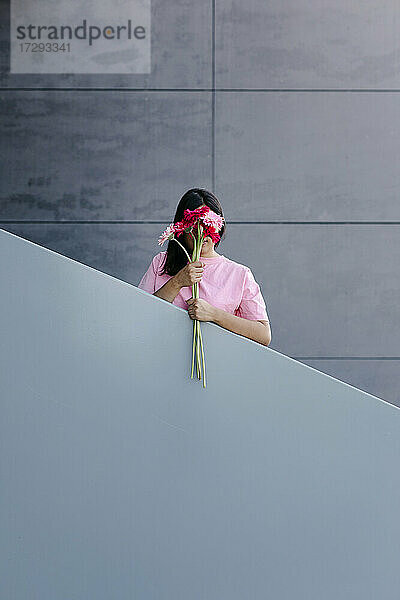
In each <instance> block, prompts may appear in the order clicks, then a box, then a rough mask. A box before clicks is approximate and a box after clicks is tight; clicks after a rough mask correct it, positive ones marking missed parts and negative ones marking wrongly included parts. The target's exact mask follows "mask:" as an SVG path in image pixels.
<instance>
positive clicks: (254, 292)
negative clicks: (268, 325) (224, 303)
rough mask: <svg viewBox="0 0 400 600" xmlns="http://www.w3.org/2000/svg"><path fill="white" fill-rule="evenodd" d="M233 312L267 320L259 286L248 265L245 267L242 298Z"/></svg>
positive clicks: (254, 318)
mask: <svg viewBox="0 0 400 600" xmlns="http://www.w3.org/2000/svg"><path fill="white" fill-rule="evenodd" d="M235 314H236V315H237V316H238V317H242V318H244V319H252V320H255V321H261V320H262V321H269V317H268V313H267V307H266V305H265V301H264V298H263V295H262V293H261V289H260V286H259V285H258V283H257V281H256V280H255V279H254V275H253V273H252V271H251V269H249V267H246V273H245V279H244V285H243V293H242V299H241V301H240V304H239V306H238V308H237V309H236V311H235Z"/></svg>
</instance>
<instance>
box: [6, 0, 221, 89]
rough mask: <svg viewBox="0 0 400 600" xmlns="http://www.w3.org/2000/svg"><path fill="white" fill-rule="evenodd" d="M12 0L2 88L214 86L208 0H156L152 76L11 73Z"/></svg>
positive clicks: (7, 22) (152, 20) (153, 8)
mask: <svg viewBox="0 0 400 600" xmlns="http://www.w3.org/2000/svg"><path fill="white" fill-rule="evenodd" d="M9 14H10V12H9V0H0V55H1V62H0V69H1V70H0V87H5V88H9V87H33V88H40V87H42V86H44V87H52V88H63V87H67V88H79V87H89V88H93V89H95V88H104V87H110V88H183V89H185V88H204V87H209V86H211V75H212V67H211V46H212V43H211V27H210V24H211V3H210V2H209V0H172V1H171V0H170V1H169V2H163V1H162V0H151V66H152V72H151V73H150V74H149V75H139V74H133V75H127V74H125V75H124V74H122V75H121V74H110V73H108V74H82V73H79V74H63V75H57V74H53V73H50V74H48V75H42V74H30V73H28V74H23V75H22V74H13V73H11V74H10V72H9V68H10V67H9V63H10V54H9V27H10V25H9Z"/></svg>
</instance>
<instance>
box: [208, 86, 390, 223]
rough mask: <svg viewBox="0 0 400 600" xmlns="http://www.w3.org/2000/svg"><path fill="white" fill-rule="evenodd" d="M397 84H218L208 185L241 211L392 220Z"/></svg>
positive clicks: (272, 217)
mask: <svg viewBox="0 0 400 600" xmlns="http://www.w3.org/2000/svg"><path fill="white" fill-rule="evenodd" d="M399 158H400V103H399V94H396V93H385V94H372V93H355V92H354V93H351V94H350V93H349V94H345V93H326V92H313V93H307V92H298V93H288V92H281V93H276V94H272V93H264V94H263V93H257V92H241V93H239V92H232V93H229V94H228V93H218V94H217V99H216V186H217V190H218V192H219V194H220V195H221V198H223V199H229V200H230V201H231V202H232V204H233V205H234V207H235V208H234V212H233V215H232V218H233V219H235V220H245V221H257V220H260V221H279V220H285V221H347V220H353V221H374V220H377V221H391V220H395V221H400V203H399V202H398V189H399V187H400V172H399V169H398V164H399Z"/></svg>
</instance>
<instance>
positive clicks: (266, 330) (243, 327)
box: [212, 306, 271, 346]
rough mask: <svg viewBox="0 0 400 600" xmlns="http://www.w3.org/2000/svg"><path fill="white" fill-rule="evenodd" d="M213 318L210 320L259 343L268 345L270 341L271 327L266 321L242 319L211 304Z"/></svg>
mask: <svg viewBox="0 0 400 600" xmlns="http://www.w3.org/2000/svg"><path fill="white" fill-rule="evenodd" d="M213 309H214V310H213V313H214V318H213V319H212V321H213V322H214V323H216V324H217V325H220V326H221V327H224V328H225V329H229V331H233V333H238V334H239V335H243V336H244V337H247V338H250V339H251V340H254V341H255V342H258V343H259V344H263V345H264V346H268V345H269V344H270V343H271V328H270V326H269V322H268V321H261V320H260V321H253V320H251V319H244V318H243V317H238V316H237V315H233V314H232V313H228V312H226V311H225V310H222V308H217V307H216V306H213Z"/></svg>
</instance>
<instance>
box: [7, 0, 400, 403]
mask: <svg viewBox="0 0 400 600" xmlns="http://www.w3.org/2000/svg"><path fill="white" fill-rule="evenodd" d="M8 10H9V7H8V2H6V1H5V0H1V2H0V11H1V28H0V36H1V37H0V49H1V56H0V60H1V73H0V86H1V90H0V100H1V102H0V112H1V117H0V128H1V137H0V156H1V164H0V168H1V173H0V181H1V190H0V203H1V204H0V227H2V228H3V229H6V230H9V231H12V232H15V233H17V234H18V235H21V236H23V237H26V238H28V239H30V240H33V241H36V242H38V243H39V244H43V245H45V246H47V247H49V248H52V249H54V250H56V251H58V252H60V253H62V254H65V255H67V256H70V257H73V258H75V259H77V260H79V261H82V262H84V263H87V264H90V265H92V266H94V267H96V268H98V269H101V270H102V271H105V272H107V273H110V274H112V275H115V276H117V277H120V278H122V279H124V280H126V281H128V282H131V283H133V284H137V283H138V282H139V280H140V277H141V276H142V274H143V272H144V270H145V269H146V268H147V266H148V265H149V262H150V260H151V258H152V256H153V255H154V254H155V253H156V252H158V251H159V249H160V248H159V247H158V246H157V243H156V239H157V237H158V235H159V233H160V232H161V231H162V229H163V228H164V226H165V225H166V224H167V223H168V222H170V220H171V219H172V217H173V214H174V211H175V207H176V204H177V202H178V200H179V198H180V197H181V195H182V194H183V193H184V192H185V191H186V190H187V189H188V188H190V187H195V186H201V187H206V188H209V189H211V190H213V191H214V192H215V193H216V194H217V195H218V196H219V198H220V200H221V202H222V204H223V206H224V209H225V214H226V218H227V221H228V225H229V227H228V236H227V239H226V241H225V242H224V243H223V244H222V245H221V246H220V251H221V252H222V253H223V254H225V255H227V256H229V257H231V258H232V259H234V260H238V261H240V262H243V263H245V264H247V265H249V266H251V268H252V270H253V272H254V274H255V276H256V279H257V280H258V281H259V283H260V285H261V287H262V291H263V294H264V297H265V299H266V302H267V307H268V311H269V315H270V319H271V324H272V333H273V339H272V344H271V347H272V348H275V349H277V350H279V351H280V352H283V353H284V354H286V355H289V356H292V357H295V358H296V359H298V360H300V361H302V362H304V363H307V364H309V365H311V366H313V367H315V368H317V369H320V370H322V371H325V372H327V373H329V374H331V375H334V376H335V377H338V378H339V379H342V380H344V381H347V382H349V383H351V384H354V385H356V386H357V387H361V388H362V389H364V390H367V391H369V392H371V393H373V394H375V395H377V396H379V397H382V398H385V399H387V400H388V401H390V402H392V403H396V404H398V405H400V392H399V390H400V369H399V360H400V335H399V334H400V330H399V329H400V318H399V317H400V314H399V306H400V293H399V292H400V277H399V269H400V267H399V265H400V260H399V259H400V237H399V233H400V229H399V227H400V203H399V202H398V189H399V183H400V171H399V169H398V164H399V158H400V156H399V155H400V118H399V117H400V103H399V91H400V75H399V73H400V69H399V59H398V56H399V49H400V36H399V32H398V31H397V29H396V27H395V26H393V23H395V20H394V18H395V11H397V5H396V3H394V2H388V1H382V0H370V1H368V2H365V1H363V2H361V1H355V0H351V1H350V2H349V1H348V0H346V2H345V1H344V0H340V1H339V2H335V3H326V2H321V1H320V0H313V1H312V2H305V1H304V0H299V1H297V2H295V3H294V2H282V0H279V1H278V0H274V1H273V2H264V1H263V0H249V1H248V2H246V3H243V2H239V1H238V0H235V1H229V0H218V1H216V2H213V1H212V0H207V1H205V0H196V1H195V0H184V1H180V2H168V3H166V2H161V0H153V2H152V73H151V74H150V75H117V74H116V75H104V76H102V75H84V74H80V75H54V74H53V75H29V74H26V75H10V73H9V49H8Z"/></svg>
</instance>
